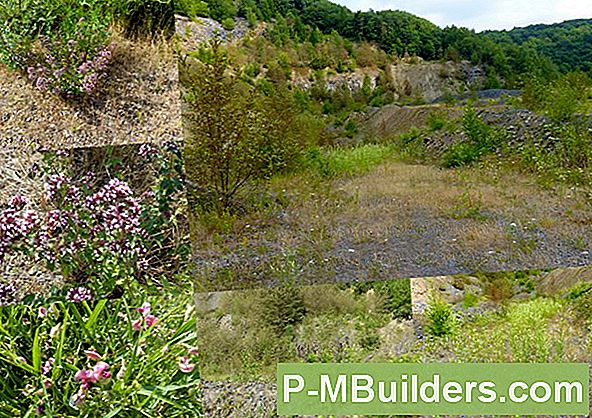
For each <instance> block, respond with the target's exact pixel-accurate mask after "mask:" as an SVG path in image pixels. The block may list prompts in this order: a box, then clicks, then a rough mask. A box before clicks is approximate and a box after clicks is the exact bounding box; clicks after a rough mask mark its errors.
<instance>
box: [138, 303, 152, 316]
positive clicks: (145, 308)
mask: <svg viewBox="0 0 592 418" xmlns="http://www.w3.org/2000/svg"><path fill="white" fill-rule="evenodd" d="M137 311H138V312H139V313H141V314H142V316H147V315H149V314H150V303H148V302H144V303H143V304H142V306H140V307H139V308H138V309H137Z"/></svg>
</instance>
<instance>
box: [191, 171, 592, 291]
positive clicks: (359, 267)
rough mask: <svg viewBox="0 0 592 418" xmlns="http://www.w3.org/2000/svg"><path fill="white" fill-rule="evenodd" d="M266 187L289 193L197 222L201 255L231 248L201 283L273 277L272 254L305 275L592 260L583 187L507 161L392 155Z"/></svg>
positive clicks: (404, 273) (397, 273)
mask: <svg viewBox="0 0 592 418" xmlns="http://www.w3.org/2000/svg"><path fill="white" fill-rule="evenodd" d="M271 193H272V194H275V195H282V196H283V197H282V198H281V199H279V200H281V202H282V203H277V202H275V203H274V204H272V206H271V208H269V207H268V208H266V209H265V210H258V209H255V210H253V211H252V212H249V213H248V214H247V215H246V216H242V217H238V218H237V219H234V220H233V221H232V222H231V224H232V226H231V228H229V229H227V230H226V231H221V230H220V229H218V230H216V226H214V233H212V230H209V231H206V230H205V229H203V226H201V227H200V226H198V227H197V228H196V229H194V230H193V242H194V244H195V248H196V253H195V256H196V259H198V260H199V261H200V262H203V261H204V260H210V261H211V262H212V263H213V264H215V263H217V262H219V261H220V260H221V259H225V260H233V261H229V262H228V263H226V264H225V267H224V271H225V275H224V283H223V284H222V282H217V280H218V278H217V277H216V276H215V275H213V276H209V279H208V280H207V281H206V285H205V287H206V290H220V289H231V288H245V287H246V288H248V287H252V286H259V285H268V284H270V283H272V282H274V281H275V280H276V279H277V276H278V274H281V272H280V273H277V270H278V268H277V267H273V266H274V265H276V266H277V265H282V263H283V264H284V265H285V264H286V260H288V259H290V262H291V263H293V266H292V267H290V271H291V273H290V274H292V276H293V279H296V280H298V281H299V282H300V283H311V282H314V283H327V282H333V281H349V280H376V279H391V278H395V277H422V276H434V275H440V274H469V273H474V272H475V271H481V270H483V271H499V270H527V269H537V268H538V269H540V268H557V267H566V266H577V265H582V264H583V263H587V262H589V260H590V258H589V256H587V255H586V253H585V251H586V250H587V249H592V243H591V242H590V240H589V237H590V236H591V235H590V232H592V231H591V228H592V225H590V224H589V223H586V222H585V220H586V219H587V218H586V216H589V212H588V211H587V209H586V208H585V204H584V201H585V196H584V193H581V192H578V191H574V190H567V191H566V190H563V189H560V188H558V189H554V190H549V189H544V188H542V187H540V186H539V185H537V184H536V182H535V181H534V180H533V179H531V178H529V177H528V176H525V175H522V174H519V173H515V172H510V171H507V170H506V171H504V170H502V169H499V170H497V171H493V169H489V168H482V169H481V171H479V169H477V168H466V169H458V170H444V169H440V168H437V167H434V166H423V165H409V164H404V163H401V162H397V161H387V162H385V163H384V164H382V165H380V166H378V167H375V168H374V169H372V170H371V171H369V172H368V173H366V174H362V175H358V176H349V177H342V178H338V179H335V180H321V181H317V182H315V181H312V180H310V176H309V175H308V174H307V173H304V174H296V175H293V176H291V177H289V178H282V179H276V180H275V181H274V183H273V185H272V192H271ZM566 193H570V196H571V199H565V194H566ZM219 225H220V223H218V224H217V226H219ZM210 227H211V225H210ZM196 231H198V232H196ZM575 237H579V238H578V239H577V240H575V239H574V238H575ZM272 267H273V269H275V273H273V272H272V271H271V270H272ZM280 270H281V269H280ZM197 275H198V276H199V275H200V273H199V271H198V272H197ZM220 286H221V287H220Z"/></svg>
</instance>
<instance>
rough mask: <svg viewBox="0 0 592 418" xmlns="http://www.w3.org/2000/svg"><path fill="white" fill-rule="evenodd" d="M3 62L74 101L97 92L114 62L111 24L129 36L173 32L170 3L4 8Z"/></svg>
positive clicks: (147, 0) (42, 2)
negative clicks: (120, 28)
mask: <svg viewBox="0 0 592 418" xmlns="http://www.w3.org/2000/svg"><path fill="white" fill-rule="evenodd" d="M0 20H1V21H2V22H3V25H2V28H1V29H0V62H1V63H4V64H5V65H8V66H9V67H10V68H13V69H17V70H20V71H22V72H24V73H26V74H27V75H28V78H29V80H30V81H31V82H32V83H33V84H34V85H35V86H36V88H37V89H39V90H40V91H42V92H50V93H53V94H58V95H61V96H63V97H67V98H72V97H80V96H85V95H90V94H92V93H94V92H95V91H97V90H98V89H99V87H100V83H101V81H102V79H103V78H104V77H106V74H107V69H108V68H109V66H110V64H111V60H112V52H113V48H114V45H113V42H112V39H111V28H110V26H111V25H112V24H119V25H121V26H122V27H123V29H124V31H125V32H126V33H127V34H128V35H129V36H137V35H140V34H144V35H153V34H161V33H163V32H166V33H168V34H172V31H173V28H174V21H173V14H172V6H171V2H170V1H168V0H127V1H124V2H116V1H108V2H104V1H98V0H90V1H87V2H84V3H81V2H76V1H72V0H59V1H49V0H39V1H35V2H20V1H19V2H12V1H9V2H2V4H1V5H0Z"/></svg>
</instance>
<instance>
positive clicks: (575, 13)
mask: <svg viewBox="0 0 592 418" xmlns="http://www.w3.org/2000/svg"><path fill="white" fill-rule="evenodd" d="M332 1H333V2H335V3H339V4H343V5H344V6H347V7H349V8H350V9H351V10H354V11H357V10H369V9H373V10H387V9H393V10H397V9H398V10H404V11H406V12H410V13H413V14H415V15H418V16H421V17H423V18H426V19H428V20H430V21H432V22H433V23H435V24H437V25H438V26H441V27H444V26H449V25H456V26H465V27H468V28H470V29H475V30H476V31H482V30H486V29H512V28H514V27H520V26H527V25H531V24H535V23H558V22H563V21H564V20H570V19H582V18H586V19H590V18H592V0H488V1H487V0H486V1H482V0H332Z"/></svg>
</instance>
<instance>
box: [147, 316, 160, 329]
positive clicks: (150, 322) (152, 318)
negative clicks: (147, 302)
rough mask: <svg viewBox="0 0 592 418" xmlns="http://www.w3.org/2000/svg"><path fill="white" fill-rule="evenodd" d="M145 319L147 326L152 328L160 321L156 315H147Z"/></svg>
mask: <svg viewBox="0 0 592 418" xmlns="http://www.w3.org/2000/svg"><path fill="white" fill-rule="evenodd" d="M144 320H145V321H146V328H150V327H152V326H153V325H154V324H155V323H156V321H158V318H157V317H155V316H154V315H146V317H145V318H144Z"/></svg>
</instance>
